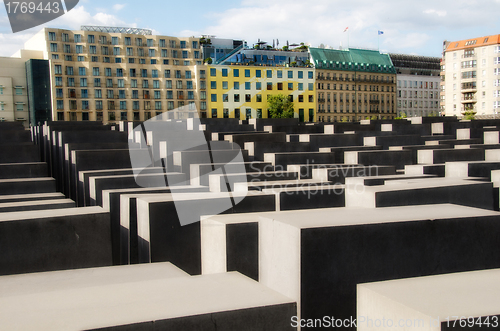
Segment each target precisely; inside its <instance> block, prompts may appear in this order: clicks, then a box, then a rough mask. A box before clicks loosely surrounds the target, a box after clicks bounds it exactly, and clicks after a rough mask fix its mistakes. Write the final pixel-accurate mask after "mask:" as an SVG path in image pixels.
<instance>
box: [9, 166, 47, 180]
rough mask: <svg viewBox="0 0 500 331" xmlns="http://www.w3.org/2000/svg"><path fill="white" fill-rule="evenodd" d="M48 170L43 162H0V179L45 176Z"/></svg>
mask: <svg viewBox="0 0 500 331" xmlns="http://www.w3.org/2000/svg"><path fill="white" fill-rule="evenodd" d="M48 175H49V170H48V167H47V163H45V162H33V163H3V164H0V179H13V178H37V177H47V176H48Z"/></svg>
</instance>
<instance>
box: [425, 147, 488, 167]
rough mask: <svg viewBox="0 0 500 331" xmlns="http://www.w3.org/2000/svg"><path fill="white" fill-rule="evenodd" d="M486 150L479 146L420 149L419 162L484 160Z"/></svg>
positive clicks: (437, 162) (438, 162) (436, 162)
mask: <svg viewBox="0 0 500 331" xmlns="http://www.w3.org/2000/svg"><path fill="white" fill-rule="evenodd" d="M484 159H485V151H484V149H479V148H470V149H429V150H419V151H418V152H417V160H418V163H419V164H440V163H445V162H450V161H484Z"/></svg>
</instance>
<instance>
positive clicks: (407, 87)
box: [389, 54, 441, 117]
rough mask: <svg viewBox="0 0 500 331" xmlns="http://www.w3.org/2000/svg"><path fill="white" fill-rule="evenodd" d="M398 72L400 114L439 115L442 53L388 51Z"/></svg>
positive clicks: (398, 107)
mask: <svg viewBox="0 0 500 331" xmlns="http://www.w3.org/2000/svg"><path fill="white" fill-rule="evenodd" d="M389 56H390V57H391V61H392V63H393V64H394V67H395V68H396V72H397V82H398V84H397V91H398V92H397V100H398V103H397V110H398V116H403V117H404V116H407V117H415V116H437V115H439V113H440V107H439V83H440V81H441V79H440V77H439V69H440V67H439V65H440V60H441V59H440V58H439V57H427V56H416V55H406V54H389Z"/></svg>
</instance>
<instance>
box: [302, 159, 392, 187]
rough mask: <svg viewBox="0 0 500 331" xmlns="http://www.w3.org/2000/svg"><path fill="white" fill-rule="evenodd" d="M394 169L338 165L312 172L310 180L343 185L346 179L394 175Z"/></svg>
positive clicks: (390, 167) (375, 166) (388, 167)
mask: <svg viewBox="0 0 500 331" xmlns="http://www.w3.org/2000/svg"><path fill="white" fill-rule="evenodd" d="M394 174H396V169H395V168H394V167H393V166H377V165H371V166H363V165H355V164H352V165H348V164H339V165H334V166H328V167H323V168H316V169H313V170H312V178H313V179H315V180H318V181H323V182H332V183H335V184H345V182H346V178H348V177H365V176H380V175H394Z"/></svg>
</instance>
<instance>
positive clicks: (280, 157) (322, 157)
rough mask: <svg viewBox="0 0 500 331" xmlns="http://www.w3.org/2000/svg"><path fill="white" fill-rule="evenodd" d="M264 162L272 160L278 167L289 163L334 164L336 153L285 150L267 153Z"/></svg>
mask: <svg viewBox="0 0 500 331" xmlns="http://www.w3.org/2000/svg"><path fill="white" fill-rule="evenodd" d="M264 162H270V163H271V164H272V165H274V166H275V167H276V168H277V169H276V170H281V169H286V166H287V165H288V164H313V163H317V164H334V163H335V153H332V152H285V153H265V154H264Z"/></svg>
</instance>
